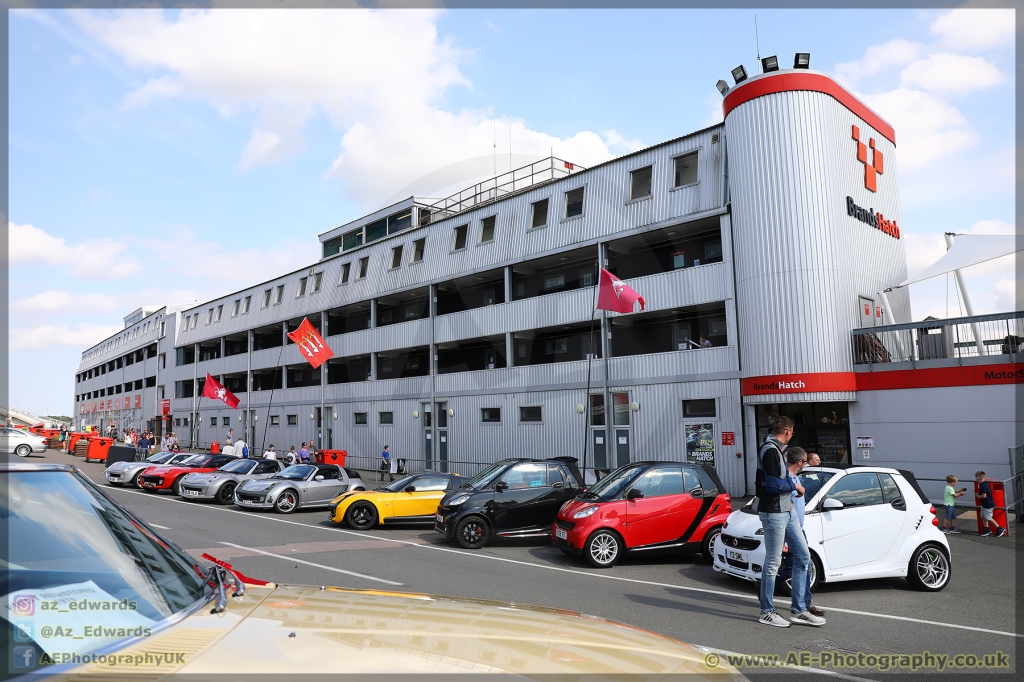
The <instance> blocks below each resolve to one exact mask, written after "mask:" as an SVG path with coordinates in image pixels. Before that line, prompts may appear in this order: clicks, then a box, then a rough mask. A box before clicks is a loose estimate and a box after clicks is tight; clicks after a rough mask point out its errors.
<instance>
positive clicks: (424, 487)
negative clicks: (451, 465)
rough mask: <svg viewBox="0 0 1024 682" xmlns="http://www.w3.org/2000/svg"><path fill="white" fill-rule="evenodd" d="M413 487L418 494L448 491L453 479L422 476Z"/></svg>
mask: <svg viewBox="0 0 1024 682" xmlns="http://www.w3.org/2000/svg"><path fill="white" fill-rule="evenodd" d="M428 414H429V413H428ZM413 485H415V486H416V492H428V491H431V490H434V491H436V490H448V488H449V487H450V486H451V479H450V478H447V477H445V476H421V477H420V478H417V479H416V480H415V482H414V483H413Z"/></svg>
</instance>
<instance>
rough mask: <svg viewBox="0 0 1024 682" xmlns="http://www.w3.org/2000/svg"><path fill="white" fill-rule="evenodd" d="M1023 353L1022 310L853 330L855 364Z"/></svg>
mask: <svg viewBox="0 0 1024 682" xmlns="http://www.w3.org/2000/svg"><path fill="white" fill-rule="evenodd" d="M1020 353H1024V311H1020V310H1018V311H1016V312H1012V313H999V314H996V315H975V316H974V317H957V318H952V319H948V320H922V321H921V322H910V323H907V324H891V325H887V326H884V327H866V328H864V329H855V330H854V331H853V361H854V364H857V365H871V364H880V363H886V362H918V361H922V360H957V359H964V358H983V357H992V358H993V359H994V358H995V357H997V356H998V357H1001V356H1005V355H1017V354H1020Z"/></svg>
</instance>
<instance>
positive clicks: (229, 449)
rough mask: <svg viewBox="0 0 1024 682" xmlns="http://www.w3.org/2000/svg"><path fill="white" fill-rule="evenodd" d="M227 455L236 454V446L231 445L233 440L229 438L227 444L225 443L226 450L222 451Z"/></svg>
mask: <svg viewBox="0 0 1024 682" xmlns="http://www.w3.org/2000/svg"><path fill="white" fill-rule="evenodd" d="M221 452H223V453H224V454H225V455H233V454H235V446H234V445H232V444H231V439H230V438H228V440H227V442H226V443H224V449H223V450H221Z"/></svg>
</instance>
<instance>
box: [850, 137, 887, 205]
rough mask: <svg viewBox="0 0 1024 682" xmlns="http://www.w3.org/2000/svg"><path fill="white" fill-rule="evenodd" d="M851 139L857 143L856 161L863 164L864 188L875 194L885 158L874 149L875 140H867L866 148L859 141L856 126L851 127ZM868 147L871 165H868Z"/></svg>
mask: <svg viewBox="0 0 1024 682" xmlns="http://www.w3.org/2000/svg"><path fill="white" fill-rule="evenodd" d="M853 139H854V140H856V141H857V160H858V161H860V162H861V163H862V164H864V186H865V187H866V188H867V189H869V190H871V191H872V192H877V191H878V176H879V175H881V174H882V173H884V172H885V170H884V169H885V163H884V161H885V157H884V156H882V152H880V151H878V150H877V149H875V138H873V137H872V138H869V139H868V144H867V146H865V145H864V143H863V142H861V141H860V128H858V127H857V126H853ZM868 147H870V148H871V163H868Z"/></svg>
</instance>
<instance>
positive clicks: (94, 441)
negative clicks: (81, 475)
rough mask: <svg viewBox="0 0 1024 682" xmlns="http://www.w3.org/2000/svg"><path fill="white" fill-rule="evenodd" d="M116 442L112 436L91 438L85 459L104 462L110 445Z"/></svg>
mask: <svg viewBox="0 0 1024 682" xmlns="http://www.w3.org/2000/svg"><path fill="white" fill-rule="evenodd" d="M113 444H114V440H113V439H112V438H90V439H89V449H88V450H86V452H85V461H86V462H91V461H97V462H103V461H106V459H107V453H108V452H109V451H110V446H111V445H113Z"/></svg>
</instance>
